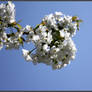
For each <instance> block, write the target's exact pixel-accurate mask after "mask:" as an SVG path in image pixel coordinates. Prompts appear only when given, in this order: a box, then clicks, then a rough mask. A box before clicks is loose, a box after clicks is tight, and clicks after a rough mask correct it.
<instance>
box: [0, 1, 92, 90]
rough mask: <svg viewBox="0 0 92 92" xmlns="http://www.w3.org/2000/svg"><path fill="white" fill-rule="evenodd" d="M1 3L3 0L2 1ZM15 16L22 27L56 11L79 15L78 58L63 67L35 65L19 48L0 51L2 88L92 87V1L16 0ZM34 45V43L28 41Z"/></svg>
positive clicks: (29, 46) (75, 38)
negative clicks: (49, 0) (80, 21)
mask: <svg viewBox="0 0 92 92" xmlns="http://www.w3.org/2000/svg"><path fill="white" fill-rule="evenodd" d="M0 3H1V2H0ZM14 4H15V6H16V20H20V19H22V22H21V23H20V24H21V25H22V26H23V27H25V26H26V25H27V24H29V25H31V26H33V27H34V26H35V25H36V24H39V23H40V22H41V19H42V18H43V17H44V16H45V15H47V14H50V13H54V12H55V11H60V12H63V13H64V14H66V15H77V16H79V17H80V18H81V19H82V20H83V23H81V25H80V31H79V32H77V34H76V36H75V37H74V38H73V40H74V43H75V44H76V47H77V53H76V58H75V60H73V61H72V62H71V64H70V65H68V66H67V67H65V68H63V69H61V70H54V71H53V70H52V68H51V67H50V66H47V65H45V64H38V65H36V66H34V65H33V64H32V63H31V62H26V61H25V60H24V58H23V57H22V52H21V49H20V50H5V49H2V50H1V51H0V90H92V58H91V57H92V52H91V51H92V41H91V39H92V29H91V27H92V12H91V11H92V2H87V1H85V2H84V1H82V2H81V1H79V2H78V1H77V2H73V1H70V2H68V1H65V2H64V1H60V2H59V1H58V2H57V1H52V2H47V1H46V2H45V1H44V2H41V1H39V2H33V1H24V2H23V1H20V2H17V1H14ZM25 48H27V49H32V45H30V44H29V45H25Z"/></svg>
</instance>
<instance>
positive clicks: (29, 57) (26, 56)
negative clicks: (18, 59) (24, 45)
mask: <svg viewBox="0 0 92 92" xmlns="http://www.w3.org/2000/svg"><path fill="white" fill-rule="evenodd" d="M22 52H23V56H24V58H25V59H26V60H27V61H32V58H31V56H30V55H29V51H28V50H26V49H22Z"/></svg>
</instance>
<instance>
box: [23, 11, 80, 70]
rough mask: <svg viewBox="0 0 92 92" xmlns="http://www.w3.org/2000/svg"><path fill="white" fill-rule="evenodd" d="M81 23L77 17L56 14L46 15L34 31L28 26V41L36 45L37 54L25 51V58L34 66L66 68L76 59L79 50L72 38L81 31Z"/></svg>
mask: <svg viewBox="0 0 92 92" xmlns="http://www.w3.org/2000/svg"><path fill="white" fill-rule="evenodd" d="M80 22H81V20H79V18H78V17H77V16H66V15H64V14H63V13H61V12H55V14H49V15H46V16H45V17H44V18H43V19H42V22H41V23H40V24H38V25H37V26H36V27H35V28H34V29H33V30H32V29H29V28H31V27H30V26H29V25H27V26H26V27H25V29H28V30H26V31H28V32H29V34H28V35H27V41H28V42H33V43H34V44H35V49H34V50H35V53H32V51H29V50H26V49H23V50H22V51H23V56H24V58H25V59H26V60H27V61H32V62H33V63H34V64H37V63H44V64H46V65H51V66H52V68H53V69H60V68H62V67H65V66H66V65H67V64H69V63H70V61H71V60H73V59H74V58H75V54H76V51H77V49H76V47H75V44H74V42H73V40H72V37H73V36H74V35H75V34H76V31H77V30H79V23H80Z"/></svg>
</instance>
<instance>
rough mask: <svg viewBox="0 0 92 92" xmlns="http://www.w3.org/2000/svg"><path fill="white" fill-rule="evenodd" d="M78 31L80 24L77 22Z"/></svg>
mask: <svg viewBox="0 0 92 92" xmlns="http://www.w3.org/2000/svg"><path fill="white" fill-rule="evenodd" d="M77 30H79V22H77Z"/></svg>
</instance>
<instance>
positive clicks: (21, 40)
mask: <svg viewBox="0 0 92 92" xmlns="http://www.w3.org/2000/svg"><path fill="white" fill-rule="evenodd" d="M18 40H19V43H20V44H22V45H23V39H22V38H21V37H19V38H18Z"/></svg>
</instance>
